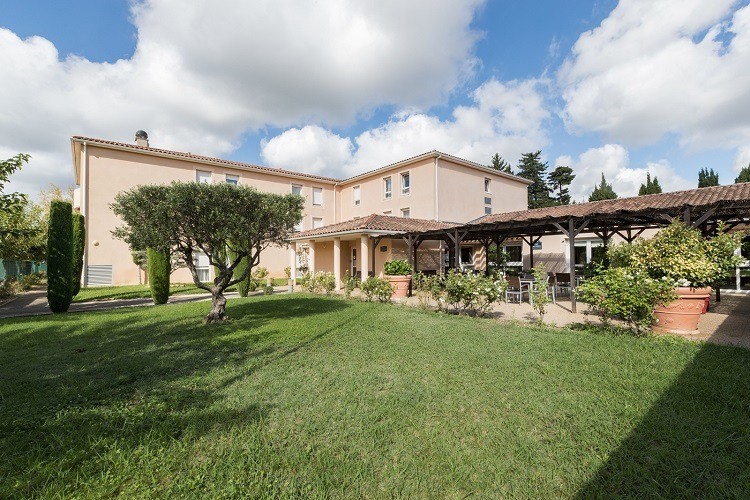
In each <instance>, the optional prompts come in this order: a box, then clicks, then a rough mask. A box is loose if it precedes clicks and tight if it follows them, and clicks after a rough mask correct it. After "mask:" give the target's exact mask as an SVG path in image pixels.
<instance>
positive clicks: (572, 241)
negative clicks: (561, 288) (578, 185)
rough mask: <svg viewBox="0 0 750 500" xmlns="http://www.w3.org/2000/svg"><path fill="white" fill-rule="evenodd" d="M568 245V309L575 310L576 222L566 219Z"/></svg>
mask: <svg viewBox="0 0 750 500" xmlns="http://www.w3.org/2000/svg"><path fill="white" fill-rule="evenodd" d="M568 246H569V250H570V266H569V272H570V310H571V312H573V313H575V312H576V294H575V292H576V223H575V221H574V220H573V219H570V220H569V221H568Z"/></svg>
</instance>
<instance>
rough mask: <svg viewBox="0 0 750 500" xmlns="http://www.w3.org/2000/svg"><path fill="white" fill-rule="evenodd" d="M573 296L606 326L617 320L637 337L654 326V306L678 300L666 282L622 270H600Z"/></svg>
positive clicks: (617, 268) (612, 268)
mask: <svg viewBox="0 0 750 500" xmlns="http://www.w3.org/2000/svg"><path fill="white" fill-rule="evenodd" d="M576 295H577V297H578V298H579V299H580V300H582V301H584V302H587V303H588V304H589V306H590V307H591V309H592V310H594V311H598V312H599V313H601V315H602V318H603V320H604V321H605V323H606V322H609V321H610V320H612V319H620V320H622V321H624V322H625V323H627V325H628V327H629V328H630V329H631V331H633V332H634V333H636V334H638V335H640V334H643V333H644V332H646V331H648V330H649V329H650V328H651V325H653V323H654V308H655V307H656V306H657V305H659V304H668V303H670V302H672V301H673V300H675V299H676V298H677V296H676V294H675V291H674V285H673V283H672V281H671V280H670V279H669V278H667V277H664V278H661V279H654V278H652V277H650V276H649V275H648V274H647V273H645V272H642V271H640V272H639V271H634V270H632V269H628V268H623V267H611V268H609V269H604V270H602V272H601V273H600V274H598V275H597V276H594V277H592V278H590V279H588V280H586V281H585V282H583V283H582V284H581V285H580V286H579V287H578V289H577V291H576Z"/></svg>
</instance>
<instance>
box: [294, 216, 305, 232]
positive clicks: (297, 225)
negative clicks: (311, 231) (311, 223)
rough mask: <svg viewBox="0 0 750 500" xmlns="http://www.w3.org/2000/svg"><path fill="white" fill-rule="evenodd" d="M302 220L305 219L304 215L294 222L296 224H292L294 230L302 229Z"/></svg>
mask: <svg viewBox="0 0 750 500" xmlns="http://www.w3.org/2000/svg"><path fill="white" fill-rule="evenodd" d="M304 220H305V219H304V217H303V218H302V219H300V221H299V222H298V223H296V224H295V225H294V230H295V231H302V223H303V222H304Z"/></svg>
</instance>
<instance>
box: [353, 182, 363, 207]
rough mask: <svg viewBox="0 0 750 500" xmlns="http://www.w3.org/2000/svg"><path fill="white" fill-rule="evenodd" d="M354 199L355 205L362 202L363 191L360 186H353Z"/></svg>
mask: <svg viewBox="0 0 750 500" xmlns="http://www.w3.org/2000/svg"><path fill="white" fill-rule="evenodd" d="M352 199H353V200H354V204H355V205H359V204H360V203H362V191H361V189H360V188H359V186H354V187H353V188H352Z"/></svg>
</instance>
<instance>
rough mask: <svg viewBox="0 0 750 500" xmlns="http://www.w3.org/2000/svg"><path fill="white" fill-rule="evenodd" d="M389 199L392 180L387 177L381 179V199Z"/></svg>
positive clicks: (391, 194) (391, 196)
mask: <svg viewBox="0 0 750 500" xmlns="http://www.w3.org/2000/svg"><path fill="white" fill-rule="evenodd" d="M389 184H390V187H389ZM391 198H393V178H392V177H391V176H390V175H389V176H388V177H383V199H386V200H390V199H391Z"/></svg>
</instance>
